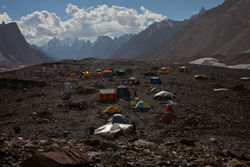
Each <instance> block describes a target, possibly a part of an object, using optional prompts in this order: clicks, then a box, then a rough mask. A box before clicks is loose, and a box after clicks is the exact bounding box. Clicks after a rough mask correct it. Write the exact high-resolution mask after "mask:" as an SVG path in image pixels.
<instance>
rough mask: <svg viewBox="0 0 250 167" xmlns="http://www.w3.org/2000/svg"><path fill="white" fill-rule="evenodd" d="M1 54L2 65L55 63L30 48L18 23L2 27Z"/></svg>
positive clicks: (2, 25)
mask: <svg viewBox="0 0 250 167" xmlns="http://www.w3.org/2000/svg"><path fill="white" fill-rule="evenodd" d="M0 53H1V54H0V63H1V64H13V63H14V64H15V63H20V64H39V63H45V62H50V61H53V59H51V58H49V57H48V56H46V55H44V54H43V53H41V52H39V51H37V50H35V49H33V48H31V47H30V45H29V44H28V43H27V42H26V40H25V39H24V37H23V35H22V33H21V31H20V30H19V28H18V26H17V24H16V23H9V24H4V23H3V24H1V25H0Z"/></svg>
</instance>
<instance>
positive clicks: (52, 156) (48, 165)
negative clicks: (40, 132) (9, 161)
mask: <svg viewBox="0 0 250 167" xmlns="http://www.w3.org/2000/svg"><path fill="white" fill-rule="evenodd" d="M89 163H90V160H89V159H88V157H87V156H86V155H85V154H83V153H82V152H80V151H79V150H77V149H67V150H64V151H51V152H45V153H36V154H35V155H33V156H32V157H30V158H29V159H27V160H26V161H24V162H23V163H21V167H74V166H86V165H88V164H89Z"/></svg>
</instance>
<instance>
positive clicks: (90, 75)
mask: <svg viewBox="0 0 250 167" xmlns="http://www.w3.org/2000/svg"><path fill="white" fill-rule="evenodd" d="M92 76H93V73H92V72H86V73H85V74H84V75H83V76H82V77H83V78H90V77H92Z"/></svg>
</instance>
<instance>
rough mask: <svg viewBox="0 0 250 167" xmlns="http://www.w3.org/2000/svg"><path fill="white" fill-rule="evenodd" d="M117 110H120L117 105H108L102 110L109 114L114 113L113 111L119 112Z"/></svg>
mask: <svg viewBox="0 0 250 167" xmlns="http://www.w3.org/2000/svg"><path fill="white" fill-rule="evenodd" d="M119 112H120V110H119V109H118V108H117V107H115V106H109V107H108V108H106V110H105V111H104V113H109V114H114V113H119Z"/></svg>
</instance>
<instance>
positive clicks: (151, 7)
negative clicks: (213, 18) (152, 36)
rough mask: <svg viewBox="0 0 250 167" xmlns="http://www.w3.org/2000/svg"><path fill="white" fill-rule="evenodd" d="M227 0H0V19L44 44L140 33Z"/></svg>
mask: <svg viewBox="0 0 250 167" xmlns="http://www.w3.org/2000/svg"><path fill="white" fill-rule="evenodd" d="M223 2H224V0H0V21H5V22H6V23H9V22H13V21H14V22H17V24H18V26H19V28H20V30H21V32H22V34H23V35H24V37H25V38H26V40H27V41H28V42H30V43H32V44H36V45H38V46H41V45H43V44H45V43H46V42H47V41H49V40H51V39H53V38H55V37H56V38H59V39H65V38H67V39H73V40H74V39H76V38H78V39H84V40H91V41H94V40H95V39H96V38H97V37H98V36H102V35H107V36H110V37H115V36H120V35H122V34H137V33H139V32H141V31H142V30H144V29H146V28H147V27H148V26H149V25H150V24H152V23H153V22H160V21H162V20H165V19H173V20H184V19H188V18H190V17H191V16H192V15H194V14H197V13H198V12H199V10H200V8H201V7H205V8H206V9H211V8H213V7H216V6H218V5H219V4H221V3H223Z"/></svg>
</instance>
